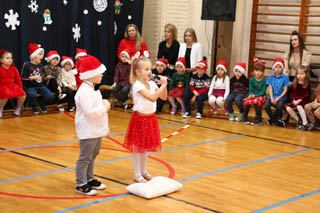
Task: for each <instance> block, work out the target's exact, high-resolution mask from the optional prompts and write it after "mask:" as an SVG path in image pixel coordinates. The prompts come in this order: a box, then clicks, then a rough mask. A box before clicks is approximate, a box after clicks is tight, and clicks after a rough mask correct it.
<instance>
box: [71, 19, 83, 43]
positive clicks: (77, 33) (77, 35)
mask: <svg viewBox="0 0 320 213" xmlns="http://www.w3.org/2000/svg"><path fill="white" fill-rule="evenodd" d="M80 30H81V29H80V26H79V25H78V23H76V24H75V26H74V27H72V32H73V39H74V40H75V41H76V42H77V43H78V41H79V39H80V37H81V33H80Z"/></svg>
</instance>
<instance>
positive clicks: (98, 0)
mask: <svg viewBox="0 0 320 213" xmlns="http://www.w3.org/2000/svg"><path fill="white" fill-rule="evenodd" d="M93 7H94V9H95V10H96V11H97V12H103V11H105V9H106V8H107V7H108V1H107V0H93Z"/></svg>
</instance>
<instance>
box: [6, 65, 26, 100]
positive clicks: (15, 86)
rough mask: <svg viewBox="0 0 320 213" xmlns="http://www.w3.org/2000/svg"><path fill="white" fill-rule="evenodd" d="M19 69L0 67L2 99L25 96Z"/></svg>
mask: <svg viewBox="0 0 320 213" xmlns="http://www.w3.org/2000/svg"><path fill="white" fill-rule="evenodd" d="M25 95H26V93H25V92H24V91H23V87H22V82H21V78H20V75H19V72H18V70H17V68H16V67H15V66H13V65H11V66H10V67H9V68H8V69H6V68H4V67H3V66H0V99H9V98H17V97H21V96H25Z"/></svg>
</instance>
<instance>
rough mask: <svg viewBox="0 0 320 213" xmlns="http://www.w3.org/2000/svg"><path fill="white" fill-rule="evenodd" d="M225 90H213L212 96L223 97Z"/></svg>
mask: <svg viewBox="0 0 320 213" xmlns="http://www.w3.org/2000/svg"><path fill="white" fill-rule="evenodd" d="M225 91H226V90H224V89H214V90H212V94H211V95H213V96H215V97H224V93H225Z"/></svg>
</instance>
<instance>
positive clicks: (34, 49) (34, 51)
mask: <svg viewBox="0 0 320 213" xmlns="http://www.w3.org/2000/svg"><path fill="white" fill-rule="evenodd" d="M41 51H43V52H44V49H43V48H41V45H39V44H35V43H30V44H29V54H30V60H32V59H33V58H34V57H36V56H37V55H38V54H39V53H40V52H41Z"/></svg>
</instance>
